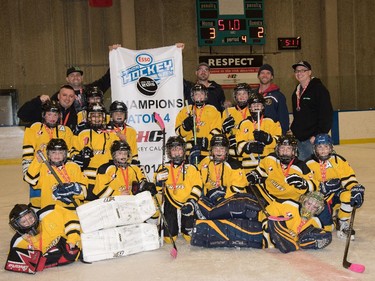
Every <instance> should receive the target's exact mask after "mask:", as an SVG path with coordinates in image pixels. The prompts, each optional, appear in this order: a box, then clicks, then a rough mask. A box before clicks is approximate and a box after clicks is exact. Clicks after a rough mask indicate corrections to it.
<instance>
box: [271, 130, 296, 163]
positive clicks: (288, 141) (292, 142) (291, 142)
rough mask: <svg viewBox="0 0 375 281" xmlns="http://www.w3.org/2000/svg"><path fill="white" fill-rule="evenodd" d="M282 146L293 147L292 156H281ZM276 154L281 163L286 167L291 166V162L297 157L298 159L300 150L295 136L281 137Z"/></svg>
mask: <svg viewBox="0 0 375 281" xmlns="http://www.w3.org/2000/svg"><path fill="white" fill-rule="evenodd" d="M281 146H291V147H292V153H291V154H290V155H286V154H281V153H280V147H281ZM275 153H276V156H277V158H278V159H279V160H280V162H281V163H283V164H286V165H287V164H289V163H290V161H292V160H293V159H294V158H295V157H297V153H298V149H297V140H296V138H295V137H294V136H293V135H285V136H280V137H279V138H278V140H277V143H276V147H275Z"/></svg>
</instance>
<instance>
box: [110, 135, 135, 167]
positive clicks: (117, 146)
mask: <svg viewBox="0 0 375 281" xmlns="http://www.w3.org/2000/svg"><path fill="white" fill-rule="evenodd" d="M117 151H125V152H127V153H128V155H127V158H122V157H118V156H117V155H116V152H117ZM111 155H112V159H113V163H115V165H116V166H121V167H126V166H127V165H129V163H130V162H131V159H132V153H131V148H130V145H129V144H128V143H127V142H126V141H119V140H115V141H114V142H113V143H112V145H111Z"/></svg>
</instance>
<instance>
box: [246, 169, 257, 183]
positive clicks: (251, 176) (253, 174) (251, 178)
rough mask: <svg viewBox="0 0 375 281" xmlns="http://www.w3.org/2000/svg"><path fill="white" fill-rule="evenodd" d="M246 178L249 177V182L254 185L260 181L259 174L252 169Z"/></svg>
mask: <svg viewBox="0 0 375 281" xmlns="http://www.w3.org/2000/svg"><path fill="white" fill-rule="evenodd" d="M246 178H247V181H248V182H249V184H252V185H254V184H258V183H260V178H259V175H258V174H257V173H256V172H254V171H251V172H250V173H247V174H246Z"/></svg>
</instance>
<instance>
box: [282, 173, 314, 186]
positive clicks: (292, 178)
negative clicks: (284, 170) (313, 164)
mask: <svg viewBox="0 0 375 281" xmlns="http://www.w3.org/2000/svg"><path fill="white" fill-rule="evenodd" d="M285 180H286V182H287V183H288V184H290V185H294V187H295V188H298V189H307V188H308V187H309V184H308V183H307V181H306V180H305V179H304V178H301V177H300V176H299V175H296V174H292V175H289V176H287V177H286V178H285Z"/></svg>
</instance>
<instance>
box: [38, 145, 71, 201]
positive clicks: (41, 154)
mask: <svg viewBox="0 0 375 281" xmlns="http://www.w3.org/2000/svg"><path fill="white" fill-rule="evenodd" d="M36 153H37V154H38V155H39V157H40V159H42V161H43V163H44V164H46V166H47V168H48V170H49V171H50V172H51V174H52V175H53V177H54V178H55V179H56V181H57V183H58V184H60V185H62V184H63V182H62V180H61V179H60V178H59V176H58V174H56V171H55V170H54V169H53V167H52V166H51V164H50V163H49V161H48V160H47V158H46V156H45V155H44V153H43V152H42V151H41V150H38V151H37V152H36ZM70 200H72V202H73V205H74V207H76V208H77V207H78V204H77V202H76V201H75V200H74V199H73V197H71V198H70Z"/></svg>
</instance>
